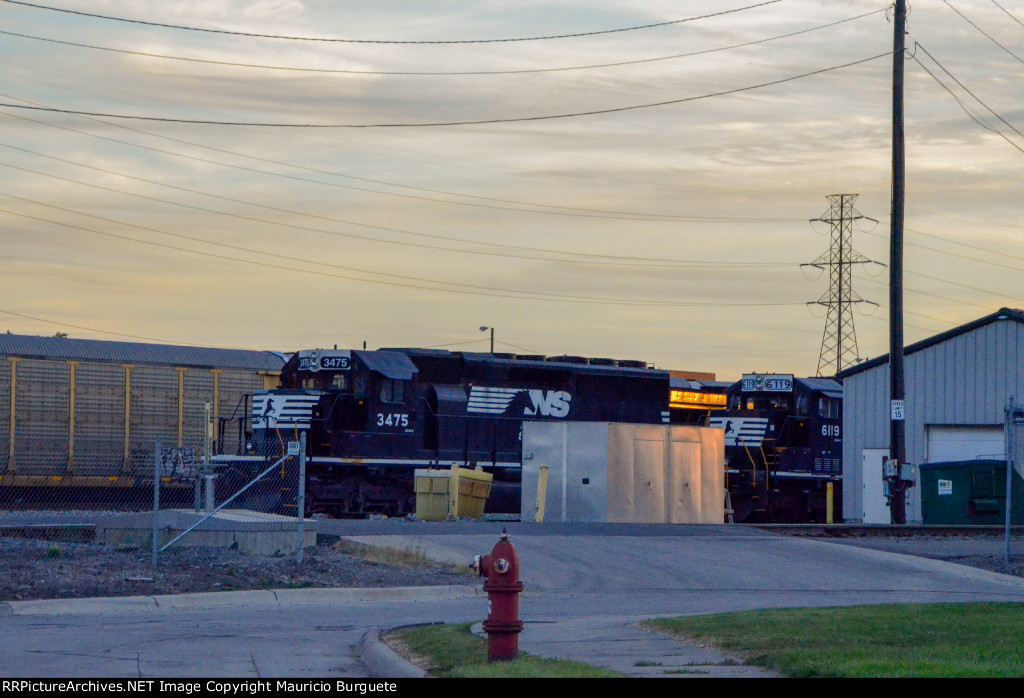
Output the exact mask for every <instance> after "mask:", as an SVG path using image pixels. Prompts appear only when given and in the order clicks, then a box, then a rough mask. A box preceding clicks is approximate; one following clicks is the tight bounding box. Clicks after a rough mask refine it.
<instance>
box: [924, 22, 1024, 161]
mask: <svg viewBox="0 0 1024 698" xmlns="http://www.w3.org/2000/svg"><path fill="white" fill-rule="evenodd" d="M914 49H915V50H914V54H915V55H914V60H915V61H917V64H918V65H920V66H921V67H922V68H924V66H923V65H922V64H921V61H920V60H919V59H918V58H917V56H916V54H917V49H921V50H922V51H924V52H925V54H927V55H928V57H929V58H931V59H932V60H933V61H934V62H935V65H937V66H939V68H941V69H942V72H944V73H945V74H946V75H948V76H949V77H950V79H952V80H953V82H955V83H956V84H957V85H959V86H960V87H961V88H962V89H963V91H964V92H966V93H967V94H969V95H970V96H971V97H973V98H974V99H975V100H976V101H977V102H978V104H980V105H981V106H983V107H985V109H986V110H988V112H989V113H990V114H992V116H994V117H995V118H997V119H999V121H1001V122H1002V123H1003V124H1005V125H1006V126H1007V127H1008V128H1009V129H1010V130H1011V131H1013V132H1014V133H1016V134H1017V135H1018V136H1021V137H1024V133H1021V132H1020V131H1019V130H1017V128H1016V127H1015V126H1014V125H1013V124H1011V123H1010V122H1009V121H1007V120H1006V119H1004V118H1003V117H1002V116H1000V115H999V114H997V113H996V112H995V110H993V109H992V108H991V107H990V106H988V105H987V104H985V102H983V101H982V100H981V98H980V97H978V95H976V94H974V93H973V92H971V91H970V90H969V89H968V88H967V86H966V85H965V84H963V83H962V82H960V80H959V79H957V77H956V76H955V75H953V74H952V73H951V72H949V71H948V70H947V69H946V66H944V65H942V63H940V62H939V60H938V59H937V58H936V57H935V56H933V55H932V54H931V52H929V51H928V49H926V48H925V47H924V45H922V44H921V42H920V41H915V42H914ZM925 72H927V73H928V74H929V75H932V74H931V72H930V71H928V69H927V68H925ZM932 77H933V78H934V77H935V76H934V75H932ZM938 82H939V84H940V85H942V81H938ZM942 86H943V87H946V86H945V85H942ZM946 90H947V91H949V92H950V93H951V94H952V92H951V91H950V90H949V88H946ZM957 101H958V102H959V100H957ZM999 135H1002V134H999ZM1003 138H1004V139H1005V140H1006V141H1007V142H1009V143H1010V145H1012V146H1013V147H1015V148H1017V150H1021V148H1020V147H1019V146H1017V144H1015V143H1014V142H1013V141H1011V140H1010V139H1008V138H1006V136H1003ZM1022 152H1024V151H1022Z"/></svg>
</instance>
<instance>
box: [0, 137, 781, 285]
mask: <svg viewBox="0 0 1024 698" xmlns="http://www.w3.org/2000/svg"><path fill="white" fill-rule="evenodd" d="M0 146H3V147H6V148H11V149H13V150H18V151H22V152H26V153H31V154H33V155H39V156H40V157H46V158H49V159H52V160H57V161H58V162H64V163H67V164H71V165H76V166H78V167H83V168H86V169H89V170H93V171H96V172H103V173H105V174H113V175H117V176H119V177H124V178H125V179H130V180H133V181H137V182H143V183H145V184H153V185H156V186H161V187H166V188H168V189H174V190H176V191H183V192H186V193H189V194H197V195H199V196H206V197H209V198H213V199H219V200H222V201H229V202H232V203H238V204H243V205H246V206H255V207H258V208H265V209H268V210H271V211H276V212H279V213H287V214H291V215H297V216H304V217H307V218H314V219H319V220H326V221H330V222H333V223H341V224H343V225H353V226H358V227H363V228H369V229H372V230H380V231H384V232H391V233H399V234H403V235H411V236H416V237H423V238H430V239H439V240H448V241H452V242H460V243H465V244H467V245H479V246H487V247H498V248H504V249H514V250H520V251H525V252H534V253H537V254H513V253H510V252H495V251H487V250H472V249H457V248H451V247H439V246H436V245H427V244H422V243H414V242H406V241H401V240H385V239H381V238H377V237H370V236H367V235H358V234H356V233H343V232H340V231H336V230H325V229H323V228H313V227H309V226H302V225H297V224H294V223H281V222H279V221H272V220H268V219H265V218H257V217H255V216H246V215H243V214H238V213H228V212H225V211H218V210H216V209H210V208H205V207H202V206H195V205H193V204H186V203H182V202H179V201H170V200H167V199H160V198H157V197H153V196H147V195H145V194H140V193H137V192H130V191H124V190H123V189H116V188H114V187H108V186H104V185H101V184H95V183H93V182H83V181H82V180H78V179H73V178H71V177H64V176H61V175H55V174H50V173H47V172H41V171H39V170H33V169H31V168H27V167H20V166H18V165H12V164H10V163H6V162H0V167H8V168H10V169H13V170H18V171H20V172H28V173H30V174H35V175H39V176H41V177H48V178H50V179H56V180H60V181H62V182H70V183H72V184H78V185H80V186H84V187H90V188H92V189H99V190H101V191H108V192H112V193H115V194H122V195H124V196H132V197H135V198H138V199H143V200H146V201H154V202H156V203H161V204H167V205H170V206H179V207H181V208H188V209H191V210H195V211H201V212H204V213H213V214H216V215H220V216H226V217H229V218H237V219H239V220H244V221H250V222H253V223H263V224H266V225H274V226H280V227H284V228H291V229H295V230H304V231H307V232H314V233H322V234H324V235H333V236H336V237H346V238H352V239H356V240H365V241H368V242H374V243H380V244H387V245H399V246H403V247H416V248H421V249H429V250H438V251H443V252H458V253H463V254H474V255H484V256H489V257H510V258H513V259H527V260H535V261H548V262H560V263H566V264H588V265H597V266H605V265H607V266H632V267H641V268H646V267H653V268H671V269H677V268H698V269H715V268H754V267H762V268H763V267H788V266H795V264H794V263H791V262H724V261H719V260H681V259H666V258H663V257H661V258H659V257H638V256H626V255H609V254H596V253H588V252H573V251H567V250H555V249H546V248H530V247H525V246H517V245H507V244H499V243H489V242H478V241H474V240H466V239H464V238H455V237H450V236H445V235H433V234H429V233H420V232H414V231H410V230H403V229H401V228H391V227H387V226H380V225H370V224H368V223H357V222H354V221H347V220H343V219H340V218H333V217H331V216H321V215H315V214H310V213H303V212H301V211H294V210H291V209H286V208H281V207H277V206H269V205H267V204H260V203H256V202H252V201H245V200H243V199H236V198H232V197H227V196H221V195H219V194H211V193H209V192H204V191H199V190H196V189H189V188H186V187H179V186H176V185H173V184H166V183H162V182H157V181H155V180H151V179H144V178H142V177H134V176H132V175H126V174H123V173H120V172H115V171H113V170H107V169H104V168H99V167H93V166H91V165H86V164H83V163H78V162H75V161H73V160H66V159H64V158H58V157H54V156H50V155H43V154H42V153H36V152H35V151H31V150H27V149H25V148H18V147H16V146H12V145H9V144H6V143H0ZM542 253H548V254H560V255H566V256H568V257H571V256H576V257H582V258H585V259H571V258H565V257H544V256H540V255H541V254H542ZM615 260H620V261H615ZM627 260H628V261H627Z"/></svg>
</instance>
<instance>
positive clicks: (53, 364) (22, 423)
mask: <svg viewBox="0 0 1024 698" xmlns="http://www.w3.org/2000/svg"><path fill="white" fill-rule="evenodd" d="M69 374H70V367H69V366H68V364H67V363H66V362H64V361H40V360H28V359H26V360H23V361H19V362H18V375H17V388H16V390H15V400H16V403H17V422H16V423H15V429H16V431H15V435H16V436H15V440H14V462H15V466H16V468H17V472H18V474H19V475H62V474H63V473H64V471H65V470H66V469H67V464H68V440H67V431H68V424H69V417H68V404H69V402H68V376H69Z"/></svg>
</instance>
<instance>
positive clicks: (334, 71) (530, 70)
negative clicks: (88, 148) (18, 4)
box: [0, 9, 885, 76]
mask: <svg viewBox="0 0 1024 698" xmlns="http://www.w3.org/2000/svg"><path fill="white" fill-rule="evenodd" d="M881 12H885V10H884V9H883V10H873V11H871V12H865V13H864V14H860V15H856V16H854V17H847V18H846V19H841V20H838V21H835V22H829V23H828V24H820V25H818V26H815V27H811V28H809V29H801V30H799V31H795V32H789V33H788V34H779V35H776V36H771V37H768V38H765V39H756V40H754V41H745V42H743V43H739V44H731V45H729V46H720V47H717V48H710V49H705V50H702V51H690V52H688V53H676V54H673V55H671V56H658V57H656V58H640V59H637V60H632V61H618V62H614V63H594V64H591V65H576V66H563V67H559V68H520V69H513V70H443V71H442V70H342V69H335V68H301V67H293V66H283V65H263V64H256V63H236V62H231V61H214V60H208V59H203V58H192V57H188V56H170V55H167V54H160V53H146V52H144V51H128V50H125V49H118V48H111V47H109V46H96V45H94V44H82V43H77V42H74V41H61V40H58V39H51V38H47V37H43V36H33V35H31V34H20V33H18V32H9V31H0V34H4V35H7V36H16V37H19V38H22V39H31V40H34V41H44V42H47V43H52V44H59V45H62V46H74V47H77V48H87V49H92V50H95V51H108V52H111V53H120V54H125V55H130V56H143V57H146V58H160V59H163V60H170V61H185V62H188V63H203V64H207V65H220V66H228V67H233V68H253V69H260V70H282V71H290V72H302V73H325V74H340V75H404V76H409V75H422V76H444V75H522V74H527V73H555V72H565V71H570V70H592V69H596V68H615V67H620V66H626V65H640V64H643V63H656V62H658V61H668V60H674V59H677V58H689V57H691V56H702V55H706V54H709V53H718V52H721V51H730V50H733V49H737V48H746V47H748V46H756V45H758V44H764V43H768V42H770V41H778V40H779V39H788V38H791V37H794V36H799V35H801V34H808V33H810V32H814V31H818V30H820V29H827V28H828V27H834V26H836V25H839V24H844V23H846V22H852V21H854V20H857V19H862V18H864V17H869V16H871V15H876V14H879V13H881Z"/></svg>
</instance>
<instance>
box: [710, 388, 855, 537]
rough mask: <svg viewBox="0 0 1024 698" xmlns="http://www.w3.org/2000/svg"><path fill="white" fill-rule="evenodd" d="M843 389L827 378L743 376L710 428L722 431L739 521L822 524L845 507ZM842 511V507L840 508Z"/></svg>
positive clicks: (727, 474)
mask: <svg viewBox="0 0 1024 698" xmlns="http://www.w3.org/2000/svg"><path fill="white" fill-rule="evenodd" d="M841 423H842V386H841V385H840V384H839V383H838V382H836V381H834V380H832V379H828V378H794V377H793V376H792V375H790V374H757V373H753V374H745V375H744V376H743V379H742V380H741V381H739V382H737V383H735V384H733V386H732V387H730V388H729V390H728V407H727V409H726V410H723V411H719V412H715V413H713V416H712V417H711V420H710V424H711V426H714V427H719V428H721V429H723V430H724V431H725V461H726V478H727V480H728V483H727V486H728V488H729V491H730V494H731V497H732V505H733V509H734V513H735V520H737V521H746V520H750V521H781V522H796V521H824V519H825V512H826V509H827V502H826V492H827V485H828V484H829V483H832V485H833V488H834V490H833V497H834V501H833V503H834V505H838V503H839V502H840V501H841V497H840V495H841V493H840V485H841V478H842V469H841V465H840V463H841V455H842V439H841ZM837 509H838V506H837Z"/></svg>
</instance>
